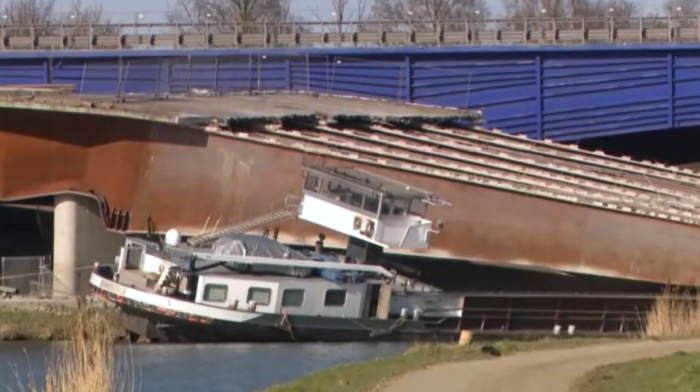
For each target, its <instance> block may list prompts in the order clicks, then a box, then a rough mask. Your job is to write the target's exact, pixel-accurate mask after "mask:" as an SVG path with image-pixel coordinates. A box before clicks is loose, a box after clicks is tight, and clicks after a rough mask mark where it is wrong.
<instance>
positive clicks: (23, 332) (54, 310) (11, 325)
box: [0, 297, 124, 342]
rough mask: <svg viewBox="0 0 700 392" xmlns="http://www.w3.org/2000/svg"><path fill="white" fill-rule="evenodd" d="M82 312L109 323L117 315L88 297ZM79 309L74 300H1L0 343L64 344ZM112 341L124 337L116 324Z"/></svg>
mask: <svg viewBox="0 0 700 392" xmlns="http://www.w3.org/2000/svg"><path fill="white" fill-rule="evenodd" d="M84 308H85V309H88V310H90V311H94V312H97V313H99V314H101V315H103V316H104V317H107V318H109V319H112V318H113V319H114V321H117V320H118V317H119V312H118V310H117V309H116V308H114V307H113V306H112V305H111V304H109V302H107V301H104V300H102V299H101V298H99V297H88V298H87V299H86V301H85V302H84ZM80 309H81V306H79V305H78V301H77V300H76V299H75V298H70V297H61V298H47V299H39V298H29V297H13V298H4V299H0V342H16V341H24V342H56V341H65V340H66V336H67V335H68V329H69V328H70V327H71V325H72V323H73V322H74V320H75V317H76V315H77V314H78V312H79V310H80ZM113 325H114V326H115V329H114V331H113V333H114V338H115V339H120V338H122V337H123V335H124V333H123V331H121V332H120V331H119V327H118V325H119V324H116V323H115V324H113Z"/></svg>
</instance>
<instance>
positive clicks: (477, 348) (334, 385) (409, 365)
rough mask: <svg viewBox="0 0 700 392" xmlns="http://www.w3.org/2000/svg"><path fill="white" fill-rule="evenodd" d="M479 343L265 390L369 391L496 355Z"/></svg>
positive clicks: (579, 342) (532, 345) (533, 346)
mask: <svg viewBox="0 0 700 392" xmlns="http://www.w3.org/2000/svg"><path fill="white" fill-rule="evenodd" d="M615 341H617V340H612V339H567V340H559V339H544V340H538V341H528V342H515V341H503V342H497V343H494V344H493V345H492V347H493V348H495V349H496V350H497V351H498V352H499V353H500V354H501V355H507V354H512V353H516V352H522V351H531V350H539V349H550V348H565V347H571V348H573V347H579V346H584V345H590V344H599V343H606V342H608V343H609V342H615ZM482 347H483V346H481V345H473V346H462V347H459V346H457V345H446V344H445V345H436V344H432V345H417V346H415V347H413V348H411V349H409V350H408V351H407V352H406V353H404V354H402V355H399V356H395V357H390V358H384V359H375V360H373V361H368V362H361V363H353V364H349V365H344V366H338V367H335V368H331V369H328V370H324V371H320V372H318V373H315V374H312V375H310V376H308V377H305V378H301V379H298V380H295V381H292V382H290V383H287V384H279V385H274V386H272V387H270V388H268V389H266V390H265V392H328V391H333V392H370V391H377V390H378V389H380V388H381V386H382V385H385V383H387V382H388V381H389V380H391V379H392V378H395V377H398V376H401V375H403V374H406V373H408V372H411V371H415V370H420V369H424V368H426V367H428V366H432V365H437V364H440V363H448V362H458V361H470V360H475V359H487V358H496V357H494V356H492V355H489V354H485V353H482Z"/></svg>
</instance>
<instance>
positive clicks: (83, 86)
mask: <svg viewBox="0 0 700 392" xmlns="http://www.w3.org/2000/svg"><path fill="white" fill-rule="evenodd" d="M87 66H88V62H87V60H85V64H83V76H82V77H81V78H80V93H78V95H83V92H84V89H85V77H86V76H87Z"/></svg>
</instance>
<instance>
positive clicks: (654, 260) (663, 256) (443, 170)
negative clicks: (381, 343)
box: [0, 93, 700, 292]
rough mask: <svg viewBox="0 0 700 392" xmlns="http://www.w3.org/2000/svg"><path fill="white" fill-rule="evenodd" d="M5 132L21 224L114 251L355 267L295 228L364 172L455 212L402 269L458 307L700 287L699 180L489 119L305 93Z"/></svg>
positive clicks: (109, 113)
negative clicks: (38, 218) (332, 169)
mask: <svg viewBox="0 0 700 392" xmlns="http://www.w3.org/2000/svg"><path fill="white" fill-rule="evenodd" d="M0 114H2V116H0V159H1V160H2V164H3V168H4V173H3V176H2V177H1V178H0V199H2V200H3V202H4V204H5V206H9V207H22V206H25V207H26V206H27V205H29V206H35V207H36V206H38V205H41V206H42V207H46V208H49V209H51V208H53V209H54V215H55V216H56V217H58V216H59V214H58V211H64V209H63V207H61V206H66V205H68V206H75V205H79V206H80V208H84V210H85V211H91V213H92V214H94V215H95V216H97V217H98V218H99V219H98V221H99V226H100V228H101V230H105V229H106V232H108V233H112V234H114V233H116V234H119V235H123V234H127V235H130V236H142V237H144V238H148V237H154V236H158V235H162V234H164V233H165V231H166V230H168V229H170V228H172V227H177V228H178V229H179V230H180V231H181V233H182V234H183V236H184V237H186V238H190V240H192V241H194V243H195V244H196V242H197V241H198V240H197V239H198V238H204V237H206V236H207V235H210V234H211V233H214V232H218V231H221V230H224V231H227V232H228V233H230V234H236V233H238V234H240V233H246V232H247V233H255V234H259V233H261V232H267V233H273V236H274V237H275V238H276V239H277V240H278V241H280V242H282V243H284V244H288V245H291V246H295V247H313V246H314V245H315V243H316V242H317V240H318V238H319V234H322V235H323V237H324V246H325V247H326V248H328V249H343V248H344V247H345V246H346V245H347V241H348V239H347V236H345V235H341V234H338V233H334V232H328V231H326V230H324V229H323V228H321V227H319V226H317V225H314V224H312V223H309V222H304V221H301V220H299V219H295V218H294V217H293V216H291V215H290V214H288V213H287V212H286V210H287V209H288V208H289V201H290V200H292V199H293V198H294V197H295V196H296V195H298V190H297V188H298V180H299V178H300V177H301V175H302V167H303V166H304V165H305V164H317V165H326V166H352V167H354V168H357V169H364V170H369V171H372V172H375V173H378V174H379V175H383V176H386V177H390V178H394V179H396V180H398V181H402V182H406V183H411V184H415V185H416V186H418V187H421V188H425V189H433V190H435V192H436V193H439V194H440V195H442V196H444V197H445V199H447V200H450V202H451V203H452V207H451V208H450V209H449V210H447V209H445V210H440V209H435V210H431V212H429V213H428V214H427V216H426V218H427V219H430V220H432V221H435V222H437V221H442V222H443V223H444V226H445V229H444V231H443V232H442V234H441V235H440V236H438V237H436V238H435V240H434V242H432V243H431V246H430V247H429V248H427V249H418V250H415V249H411V250H401V249H388V250H387V251H386V254H387V256H388V258H389V259H393V260H395V261H396V263H397V266H396V267H397V268H399V267H405V268H406V269H407V270H409V269H410V270H413V271H416V273H418V274H422V277H421V279H423V280H424V281H426V282H429V283H431V284H435V285H438V286H440V287H441V288H444V289H449V290H465V289H471V288H474V287H478V286H479V285H485V286H486V287H483V288H482V289H484V290H493V289H494V288H498V289H499V290H500V289H501V288H503V290H508V288H509V287H511V288H512V287H519V289H520V290H526V291H537V290H542V288H543V287H546V288H552V287H563V288H570V289H571V290H574V288H575V290H578V291H598V290H608V291H609V290H611V288H612V289H614V290H621V291H635V292H639V291H649V290H658V289H659V287H660V286H661V285H664V284H666V283H669V282H670V283H673V284H678V285H695V284H696V283H697V282H698V280H699V279H700V266H699V265H698V263H697V262H696V255H697V254H699V253H700V229H699V227H698V225H699V221H698V218H699V215H698V211H697V207H698V204H700V199H699V196H698V192H697V190H698V187H700V176H699V175H698V174H696V173H695V172H693V171H691V170H687V169H680V168H677V167H670V166H666V165H662V164H657V163H652V162H647V161H635V160H633V159H630V158H627V157H614V156H609V155H606V154H604V153H602V152H591V151H585V150H581V149H579V148H577V147H576V146H573V145H562V144H557V143H552V142H549V141H543V142H540V141H534V140H530V139H527V138H524V137H518V136H510V135H507V134H504V133H501V132H499V131H498V130H487V129H484V128H482V127H481V126H480V125H479V121H478V120H479V115H478V113H475V112H470V111H459V110H449V109H442V108H432V107H425V106H420V105H410V104H397V103H394V102H387V101H377V100H370V99H355V98H348V97H337V96H317V95H309V94H292V93H278V94H266V95H258V96H247V95H223V96H206V95H201V96H172V97H168V99H156V98H153V97H125V98H124V99H122V100H121V101H118V102H115V101H114V100H113V99H108V98H105V97H91V96H85V95H83V96H80V97H77V96H75V95H72V94H70V93H61V94H58V93H56V94H45V95H37V96H32V97H26V96H22V94H18V95H15V96H9V97H2V98H0ZM71 198H74V199H71ZM71 208H73V207H71ZM54 224H55V226H56V227H58V224H56V223H54ZM90 233H91V234H90V235H93V236H94V235H97V234H96V233H97V230H90ZM80 235H88V234H80ZM57 236H58V234H57V231H56V230H54V233H53V242H54V257H55V260H54V266H56V265H59V264H61V265H63V264H65V263H67V262H68V261H66V260H69V259H73V260H77V261H76V263H77V264H79V265H80V268H87V267H89V266H90V265H91V263H92V262H93V261H94V260H96V259H100V258H101V257H97V255H98V253H99V252H98V251H97V250H94V251H91V250H83V249H79V248H78V247H69V248H66V247H63V248H61V249H60V250H61V252H63V251H64V250H66V249H69V250H70V252H74V253H75V252H78V253H80V252H82V253H80V254H79V255H78V256H75V255H73V253H70V252H68V251H66V253H65V254H64V255H63V256H60V254H63V253H60V252H58V253H57V252H56V249H57V248H56V246H55V244H56V243H57V238H58V237H57ZM202 236H204V237H202ZM71 238H72V237H71ZM73 240H75V243H79V242H80V239H79V238H74V239H72V240H71V241H73ZM118 243H123V237H122V238H121V239H119V240H118V241H116V240H115V241H110V244H112V245H111V248H110V249H109V252H110V253H113V252H114V251H115V250H116V249H118V245H113V244H118ZM102 248H103V249H107V248H109V247H102ZM69 253H70V254H69ZM110 253H108V254H107V256H106V257H110V256H109V254H110ZM71 255H73V256H71ZM68 256H70V257H68ZM74 256H75V257H74ZM465 268H471V271H474V270H482V269H488V270H489V272H484V274H488V275H489V276H491V277H492V278H493V279H490V280H487V281H485V280H484V279H480V278H476V277H475V276H476V275H475V274H471V275H470V273H469V272H467V271H466V270H465ZM513 271H521V272H522V274H525V275H527V276H530V277H531V279H523V278H522V276H525V275H514V274H517V273H520V272H517V273H514V272H513ZM68 278H69V277H65V279H68ZM62 279H63V278H62ZM71 279H72V278H71ZM75 279H78V280H81V281H84V282H85V284H87V280H86V279H87V276H86V274H83V275H81V276H80V277H77V278H75ZM562 282H563V283H562ZM525 286H526V287H525ZM587 288H588V289H587Z"/></svg>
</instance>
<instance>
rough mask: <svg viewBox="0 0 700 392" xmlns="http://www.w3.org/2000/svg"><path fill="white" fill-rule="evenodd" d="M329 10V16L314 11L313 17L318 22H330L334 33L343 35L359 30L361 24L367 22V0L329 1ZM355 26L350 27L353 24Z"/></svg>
mask: <svg viewBox="0 0 700 392" xmlns="http://www.w3.org/2000/svg"><path fill="white" fill-rule="evenodd" d="M330 2H331V9H332V10H333V11H332V12H331V13H330V15H324V14H323V13H321V12H320V11H319V10H318V9H316V11H314V15H315V16H316V19H318V21H319V22H328V21H329V20H332V21H333V22H334V23H333V27H332V28H331V29H332V30H333V31H334V32H337V33H341V32H342V33H344V32H347V31H350V30H358V31H359V30H361V29H362V27H363V26H362V25H361V24H360V23H361V22H364V21H365V20H367V16H368V12H367V0H330ZM355 23H356V26H351V25H352V24H355Z"/></svg>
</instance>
